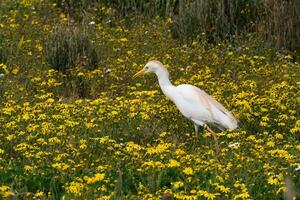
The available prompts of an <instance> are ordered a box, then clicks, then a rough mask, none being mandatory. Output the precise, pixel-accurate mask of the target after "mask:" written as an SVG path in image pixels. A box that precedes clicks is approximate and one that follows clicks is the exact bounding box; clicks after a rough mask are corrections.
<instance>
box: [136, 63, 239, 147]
mask: <svg viewBox="0 0 300 200" xmlns="http://www.w3.org/2000/svg"><path fill="white" fill-rule="evenodd" d="M150 72H152V73H155V74H156V76H157V78H158V82H159V85H160V88H161V90H162V92H163V93H164V94H165V95H166V96H167V97H168V98H169V99H170V100H171V101H173V102H174V104H175V105H176V106H177V108H178V109H179V111H180V112H181V113H182V114H183V115H184V116H185V117H186V118H188V119H189V120H191V121H192V122H193V123H194V126H195V132H196V134H198V127H199V126H203V127H204V128H206V129H207V130H208V131H209V132H210V133H211V134H212V136H213V138H214V139H215V141H216V142H217V137H216V133H215V132H214V131H213V130H211V129H210V128H209V127H208V125H207V124H212V125H215V126H216V127H217V128H219V129H220V130H224V129H231V130H233V129H236V128H237V127H238V125H237V120H236V119H235V117H234V116H233V115H232V114H231V113H230V112H229V111H228V110H226V109H225V108H224V107H223V106H222V105H221V104H220V103H219V102H217V101H216V100H215V99H214V98H212V97H211V96H210V95H208V94H207V93H206V92H204V91H203V90H201V89H199V88H198V87H196V86H194V85H190V84H182V85H178V86H174V85H173V84H172V83H171V82H170V80H169V72H168V70H167V69H166V68H165V67H164V66H163V64H162V63H161V62H159V61H156V60H152V61H149V62H148V63H147V64H146V65H145V67H144V68H143V69H142V70H141V71H139V72H137V73H136V74H135V75H134V76H133V77H137V76H142V75H144V74H146V73H150Z"/></svg>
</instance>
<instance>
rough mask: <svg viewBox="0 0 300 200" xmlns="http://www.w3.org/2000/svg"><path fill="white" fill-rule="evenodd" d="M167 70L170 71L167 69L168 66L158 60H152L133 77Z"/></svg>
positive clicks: (157, 73)
mask: <svg viewBox="0 0 300 200" xmlns="http://www.w3.org/2000/svg"><path fill="white" fill-rule="evenodd" d="M165 72H167V73H168V71H167V70H166V68H165V67H164V65H163V64H162V63H161V62H159V61H157V60H151V61H149V62H148V63H147V64H146V65H145V66H144V68H143V69H142V70H140V71H139V72H137V73H136V74H135V75H134V76H133V77H137V76H143V75H144V74H147V73H155V74H156V75H159V74H160V73H165Z"/></svg>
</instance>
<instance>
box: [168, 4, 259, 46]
mask: <svg viewBox="0 0 300 200" xmlns="http://www.w3.org/2000/svg"><path fill="white" fill-rule="evenodd" d="M260 9H261V1H260V0H255V1H252V0H251V1H250V0H247V1H244V0H243V1H242V0H233V1H229V0H222V1H220V0H212V1H206V0H198V1H195V0H194V1H187V0H180V1H179V12H178V14H177V16H175V18H174V23H173V24H172V25H171V32H172V35H173V36H174V37H175V38H179V39H187V38H191V37H192V38H196V37H199V35H200V34H205V35H206V36H207V37H208V39H210V40H212V41H216V40H218V39H226V38H229V37H230V36H232V35H235V34H239V33H242V32H243V31H245V30H247V31H249V30H253V27H254V26H253V24H255V21H256V20H257V19H258V17H259V15H258V13H259V11H260Z"/></svg>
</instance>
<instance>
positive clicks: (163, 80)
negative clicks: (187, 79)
mask: <svg viewBox="0 0 300 200" xmlns="http://www.w3.org/2000/svg"><path fill="white" fill-rule="evenodd" d="M156 75H157V78H158V82H159V86H160V88H161V90H162V92H163V93H164V94H165V95H166V96H167V97H168V98H169V99H171V100H173V99H174V97H173V95H172V94H173V92H172V90H173V89H174V88H175V86H174V85H173V84H172V83H171V82H170V79H169V72H168V71H162V72H160V73H159V74H156Z"/></svg>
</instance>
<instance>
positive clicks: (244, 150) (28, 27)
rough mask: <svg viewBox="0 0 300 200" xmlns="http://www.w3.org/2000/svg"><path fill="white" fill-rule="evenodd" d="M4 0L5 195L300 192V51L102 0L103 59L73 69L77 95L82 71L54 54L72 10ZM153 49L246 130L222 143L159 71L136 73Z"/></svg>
mask: <svg viewBox="0 0 300 200" xmlns="http://www.w3.org/2000/svg"><path fill="white" fill-rule="evenodd" d="M41 2H42V3H41ZM1 4H2V5H1ZM0 5H1V6H2V10H1V11H0V36H1V37H0V39H1V38H2V40H1V41H2V44H0V48H1V49H2V52H0V58H2V57H1V55H2V54H3V55H8V56H7V57H6V59H1V60H0V61H1V62H0V73H1V74H2V75H1V76H0V198H1V199H283V198H286V199H293V197H295V198H296V197H297V195H298V197H299V192H300V189H299V188H300V178H299V175H300V143H299V141H300V118H299V116H300V115H299V113H300V112H299V107H300V106H299V105H300V93H299V88H300V78H299V77H300V63H299V62H297V61H294V60H293V58H292V56H291V55H289V53H279V52H277V51H275V50H273V49H268V48H264V47H262V46H260V43H259V41H258V40H256V39H255V38H252V37H251V36H249V37H248V40H243V42H241V41H239V42H236V44H234V45H232V44H228V43H219V44H208V43H205V42H203V43H202V42H198V41H192V42H190V43H182V42H180V43H179V42H178V41H175V40H174V39H172V38H171V36H170V33H169V31H168V30H167V29H166V27H167V26H168V24H169V23H172V20H170V19H161V18H159V17H156V18H153V19H147V20H145V21H143V23H141V22H140V21H137V20H136V19H135V18H130V19H126V20H122V19H120V20H116V19H115V18H114V17H113V12H114V11H113V10H112V9H110V8H107V7H101V6H100V7H99V8H97V9H98V10H97V12H95V11H94V12H91V14H90V15H87V16H85V17H86V18H85V20H83V21H84V22H83V23H85V26H86V27H87V28H88V29H89V31H90V32H91V33H92V34H91V37H92V40H93V42H94V43H96V44H98V45H99V47H101V49H99V51H101V63H100V64H99V66H98V67H97V68H96V69H94V70H87V69H85V68H81V67H80V66H78V67H76V68H74V69H73V70H72V77H73V79H72V80H77V79H78V80H81V83H84V84H86V87H84V89H86V90H89V95H88V96H87V97H85V98H79V97H78V96H77V95H76V93H75V92H74V91H75V90H71V89H70V87H69V89H68V90H69V92H68V95H66V92H65V91H66V90H67V89H66V88H68V87H67V86H66V85H67V84H66V81H69V82H70V84H71V85H72V81H70V80H69V79H67V78H66V77H65V76H66V75H64V74H62V73H61V72H59V71H56V70H54V69H51V67H49V65H48V64H47V62H46V61H45V58H44V54H43V52H44V51H43V43H44V41H45V38H46V37H47V34H49V33H50V32H51V30H52V28H53V27H54V26H55V25H56V24H66V23H68V19H67V16H66V15H64V14H63V13H62V12H61V11H60V10H59V9H58V8H57V7H56V4H54V3H51V2H48V1H27V0H14V1H3V2H2V3H0ZM95 13H101V16H102V18H101V20H100V19H99V16H98V15H97V14H95ZM50 16H51V17H50ZM109 20H110V23H108V21H109ZM111 21H112V22H111ZM128 21H129V22H130V25H128V23H129V22H128ZM112 23H113V24H112ZM1 45H2V46H1ZM1 49H0V50H1ZM1 53H2V54H1ZM3 57H4V56H3ZM151 59H157V60H160V61H161V62H162V63H164V64H165V66H166V67H167V68H168V70H169V71H170V74H171V80H172V82H173V83H174V84H181V83H190V84H194V85H196V86H198V87H200V88H201V89H203V90H205V91H206V92H207V93H209V94H211V95H212V96H213V97H214V98H216V99H217V100H218V101H220V102H221V103H222V104H223V105H224V106H225V107H227V108H228V109H229V110H231V111H232V113H234V115H235V116H236V117H237V118H238V119H239V125H240V126H239V128H238V129H237V130H235V131H233V132H226V131H225V132H220V133H218V140H219V143H220V150H219V152H216V151H215V148H214V140H213V139H212V138H211V135H210V134H209V132H207V131H206V130H203V131H202V133H201V134H200V135H199V136H196V135H195V133H194V128H193V125H192V124H191V123H190V122H189V121H188V120H187V119H185V118H184V117H183V116H182V115H181V114H180V113H179V111H178V110H177V109H176V107H175V106H174V105H173V104H172V103H171V102H170V101H169V100H167V99H166V98H165V97H164V95H163V94H162V93H161V91H160V89H159V86H158V83H157V81H156V77H155V76H151V75H149V76H146V77H144V78H139V79H133V78H132V75H133V74H134V73H135V72H137V71H138V70H140V69H141V68H142V67H143V65H144V64H145V63H146V62H147V61H149V60H151ZM74 82H76V81H74ZM75 85H76V84H75ZM77 86H78V85H77ZM71 88H72V87H71ZM70 91H71V92H70Z"/></svg>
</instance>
